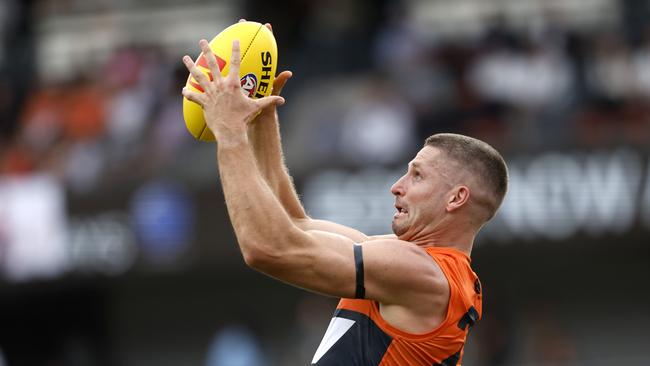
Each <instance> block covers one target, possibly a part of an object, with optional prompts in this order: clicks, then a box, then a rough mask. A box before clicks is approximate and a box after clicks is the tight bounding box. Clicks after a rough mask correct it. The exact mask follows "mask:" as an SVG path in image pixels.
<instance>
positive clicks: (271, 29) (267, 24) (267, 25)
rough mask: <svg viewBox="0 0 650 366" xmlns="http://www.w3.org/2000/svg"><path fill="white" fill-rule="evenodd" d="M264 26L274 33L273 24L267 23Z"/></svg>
mask: <svg viewBox="0 0 650 366" xmlns="http://www.w3.org/2000/svg"><path fill="white" fill-rule="evenodd" d="M264 26H265V27H266V28H267V29H268V30H270V31H271V33H273V27H272V26H271V23H266V24H264Z"/></svg>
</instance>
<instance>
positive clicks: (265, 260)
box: [242, 245, 281, 271]
mask: <svg viewBox="0 0 650 366" xmlns="http://www.w3.org/2000/svg"><path fill="white" fill-rule="evenodd" d="M242 255H243V257H244V262H245V263H246V265H247V266H248V267H250V268H253V269H255V270H258V271H266V270H268V269H269V268H270V267H272V266H273V265H275V264H277V263H278V262H279V260H280V258H281V254H280V253H278V251H277V250H273V249H271V248H267V247H263V246H261V245H249V246H248V247H247V249H246V250H242Z"/></svg>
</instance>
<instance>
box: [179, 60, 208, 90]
mask: <svg viewBox="0 0 650 366" xmlns="http://www.w3.org/2000/svg"><path fill="white" fill-rule="evenodd" d="M183 63H184V64H185V67H186V68H187V70H188V71H189V72H190V74H191V75H192V77H193V78H194V80H196V82H198V83H199V85H200V86H201V87H202V88H203V89H204V90H205V88H207V87H208V85H209V84H210V80H209V79H208V77H207V76H205V74H204V73H203V72H202V71H201V70H200V69H199V68H198V67H197V66H196V64H194V61H192V58H190V56H188V55H185V56H183Z"/></svg>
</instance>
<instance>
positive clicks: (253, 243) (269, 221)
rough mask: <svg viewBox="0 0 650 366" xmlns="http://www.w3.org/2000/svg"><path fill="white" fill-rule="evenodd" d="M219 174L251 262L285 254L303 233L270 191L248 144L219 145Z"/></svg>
mask: <svg viewBox="0 0 650 366" xmlns="http://www.w3.org/2000/svg"><path fill="white" fill-rule="evenodd" d="M217 160H218V164H219V175H220V179H221V184H222V188H223V192H224V197H225V199H226V205H227V207H228V214H229V215H230V220H231V223H232V226H233V228H234V229H235V234H236V236H237V240H238V242H239V245H240V248H241V251H242V254H243V255H244V258H246V260H247V262H248V260H249V258H251V257H259V253H260V251H261V252H262V253H265V254H268V253H281V252H282V250H283V247H282V246H283V245H288V243H290V242H292V240H291V238H290V236H291V235H292V234H293V233H296V232H299V230H298V228H297V227H296V226H295V225H294V224H293V223H292V222H291V221H290V219H289V217H288V215H287V214H286V212H285V210H284V208H283V207H282V206H281V205H280V203H279V201H278V200H277V198H276V197H275V195H274V194H273V192H272V191H271V190H270V188H269V186H268V185H267V184H266V182H265V181H264V179H263V178H262V177H261V175H260V172H259V170H258V168H257V166H256V163H255V158H254V155H253V152H252V149H251V148H250V146H249V145H248V143H246V142H242V143H240V144H237V145H234V146H233V145H229V146H222V145H221V144H219V145H218V148H217Z"/></svg>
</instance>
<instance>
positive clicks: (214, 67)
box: [199, 39, 221, 82]
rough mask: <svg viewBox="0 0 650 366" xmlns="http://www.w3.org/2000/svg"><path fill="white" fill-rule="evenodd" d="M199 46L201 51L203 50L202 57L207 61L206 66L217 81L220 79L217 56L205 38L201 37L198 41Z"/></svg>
mask: <svg viewBox="0 0 650 366" xmlns="http://www.w3.org/2000/svg"><path fill="white" fill-rule="evenodd" d="M199 46H201V51H203V57H205V59H206V61H208V68H209V69H210V72H211V73H212V78H213V79H214V80H216V81H217V82H219V81H220V80H221V70H219V64H218V63H217V58H216V57H214V53H213V52H212V49H211V48H210V44H209V43H208V41H206V40H205V39H202V40H200V41H199Z"/></svg>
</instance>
